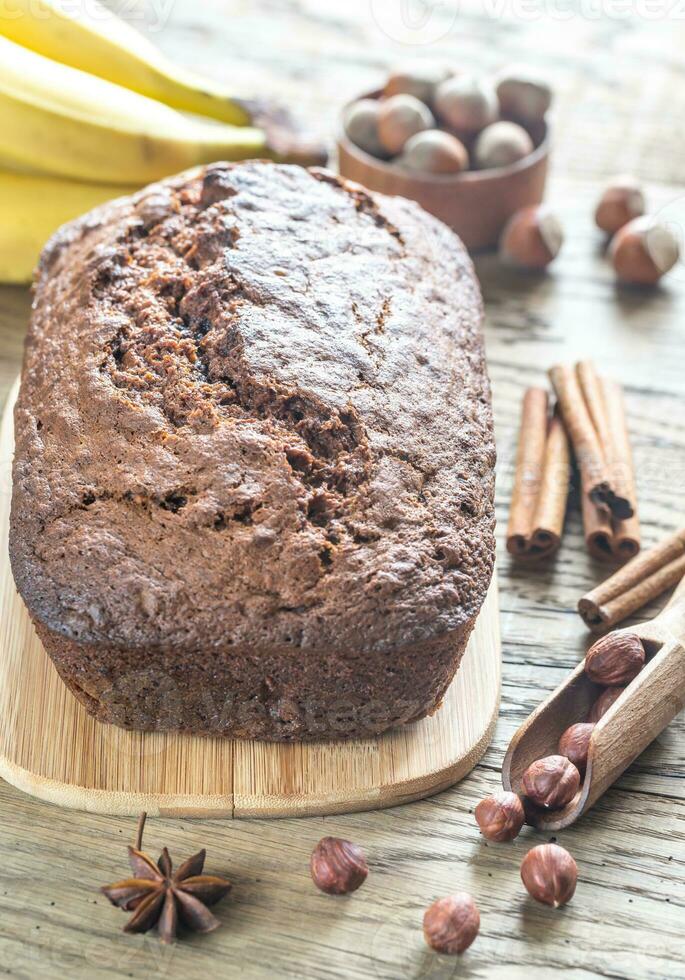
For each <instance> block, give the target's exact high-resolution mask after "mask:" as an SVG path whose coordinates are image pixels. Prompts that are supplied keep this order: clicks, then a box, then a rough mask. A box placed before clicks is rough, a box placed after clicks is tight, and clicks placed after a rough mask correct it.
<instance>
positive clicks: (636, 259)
mask: <svg viewBox="0 0 685 980" xmlns="http://www.w3.org/2000/svg"><path fill="white" fill-rule="evenodd" d="M609 257H610V259H611V263H612V265H613V267H614V271H615V272H616V275H617V276H618V278H619V279H620V280H621V282H625V283H629V284H633V285H637V286H654V285H656V283H657V282H658V281H659V280H660V279H661V277H662V276H663V275H665V274H666V273H667V272H669V271H670V270H671V269H672V268H673V266H674V265H675V264H676V262H677V261H678V259H679V258H680V245H679V243H678V239H677V237H676V236H675V234H674V233H673V231H671V229H670V228H668V227H667V226H666V225H663V224H660V223H659V222H658V221H655V220H654V219H653V218H650V217H649V216H648V215H643V216H642V217H641V218H634V219H633V220H632V221H629V222H628V224H627V225H624V226H623V227H622V228H620V229H619V231H617V232H616V234H615V235H614V237H613V238H612V240H611V245H610V246H609Z"/></svg>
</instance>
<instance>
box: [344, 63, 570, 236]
mask: <svg viewBox="0 0 685 980" xmlns="http://www.w3.org/2000/svg"><path fill="white" fill-rule="evenodd" d="M431 73H432V74H431ZM550 101H551V93H550V90H549V87H548V86H547V85H546V84H545V83H544V82H542V81H540V80H538V79H535V78H533V77H532V76H531V75H530V74H529V73H527V72H525V71H511V72H506V73H502V74H501V75H500V77H499V78H498V79H497V78H496V79H493V80H489V79H482V78H479V77H477V76H471V75H467V74H462V73H451V72H449V70H447V69H440V70H438V69H437V68H435V67H433V66H430V68H428V67H426V66H419V67H417V68H414V69H412V68H404V69H400V70H397V71H395V72H394V73H393V74H392V75H391V76H390V79H389V80H388V83H387V85H386V87H385V88H384V89H379V90H376V91H373V92H368V93H365V94H364V95H362V96H360V98H359V99H356V100H355V101H354V102H351V103H349V104H348V105H347V106H346V107H345V109H344V111H343V119H342V128H341V132H340V135H339V138H338V159H339V169H340V173H341V174H342V176H343V177H347V178H349V179H350V180H354V181H356V182H357V183H359V184H363V185H364V186H365V187H368V188H369V189H370V190H373V191H379V192H380V193H383V194H391V195H400V196H402V197H407V198H410V199H412V200H414V201H417V202H418V203H419V204H420V205H421V206H422V207H424V208H425V209H426V211H429V212H430V213H431V214H434V215H435V216H436V217H437V218H440V219H441V220H442V221H444V222H445V224H447V225H449V226H450V227H451V228H453V229H454V231H456V232H457V234H458V235H459V236H460V238H461V239H462V241H463V242H464V244H465V245H466V246H467V248H469V249H470V250H472V251H475V250H478V249H483V248H489V247H491V246H494V245H496V244H497V242H498V240H499V237H500V234H501V232H502V229H503V228H504V226H505V225H506V223H507V221H508V220H509V218H510V217H511V216H512V215H513V214H514V213H515V212H516V211H518V210H520V209H521V208H524V207H526V206H530V205H536V204H539V203H540V202H541V201H542V199H543V195H544V190H545V180H546V177H547V163H548V158H549V133H548V126H547V122H546V112H547V109H548V107H549V104H550Z"/></svg>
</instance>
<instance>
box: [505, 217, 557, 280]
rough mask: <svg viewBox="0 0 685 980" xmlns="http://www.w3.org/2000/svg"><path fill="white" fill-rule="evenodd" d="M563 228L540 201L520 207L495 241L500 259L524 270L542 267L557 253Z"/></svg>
mask: <svg viewBox="0 0 685 980" xmlns="http://www.w3.org/2000/svg"><path fill="white" fill-rule="evenodd" d="M563 241H564V231H563V228H562V226H561V222H560V221H559V219H558V217H557V216H556V215H555V214H554V213H553V212H552V211H550V210H549V208H547V207H546V206H545V205H544V204H537V205H536V204H534V205H531V206H530V207H527V208H521V210H520V211H517V212H516V213H515V214H513V215H512V216H511V218H510V219H509V221H508V222H507V223H506V225H505V226H504V230H503V232H502V235H501V237H500V241H499V254H500V258H501V259H502V261H503V262H506V263H508V264H509V265H516V266H519V267H520V268H524V269H544V268H545V266H547V265H549V263H550V262H551V261H552V259H554V258H555V256H556V255H558V253H559V250H560V249H561V246H562V244H563Z"/></svg>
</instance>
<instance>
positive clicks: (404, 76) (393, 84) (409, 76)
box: [383, 61, 452, 106]
mask: <svg viewBox="0 0 685 980" xmlns="http://www.w3.org/2000/svg"><path fill="white" fill-rule="evenodd" d="M451 74H452V72H451V71H450V70H449V68H447V67H445V65H439V64H435V63H433V62H432V61H417V62H407V63H406V64H403V65H398V66H397V67H396V68H395V69H393V71H392V72H391V73H390V75H389V77H388V80H387V82H386V83H385V88H384V89H383V96H384V97H385V98H386V99H389V98H390V97H391V96H393V95H413V96H414V98H415V99H419V100H420V101H421V102H425V104H426V105H428V106H430V105H432V102H433V98H434V96H435V89H436V88H437V86H438V85H439V84H440V82H444V81H445V79H446V78H449V77H450V76H451Z"/></svg>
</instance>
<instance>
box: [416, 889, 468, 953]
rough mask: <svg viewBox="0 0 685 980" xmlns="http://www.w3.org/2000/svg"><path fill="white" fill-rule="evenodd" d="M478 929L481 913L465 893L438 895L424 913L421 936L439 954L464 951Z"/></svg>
mask: <svg viewBox="0 0 685 980" xmlns="http://www.w3.org/2000/svg"><path fill="white" fill-rule="evenodd" d="M479 929H480V913H479V911H478V907H477V905H476V903H475V902H474V901H473V899H472V898H471V896H470V895H469V894H468V892H458V893H457V894H456V895H448V896H447V898H439V899H438V900H437V901H435V902H433V904H432V905H430V906H429V907H428V908H427V909H426V911H425V913H424V916H423V935H424V937H425V939H426V942H427V943H428V945H429V946H432V948H433V949H434V950H436V951H437V952H438V953H450V954H454V953H463V952H464V950H465V949H468V948H469V946H470V945H471V943H472V942H473V940H474V939H475V938H476V936H477V935H478V930H479Z"/></svg>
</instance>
